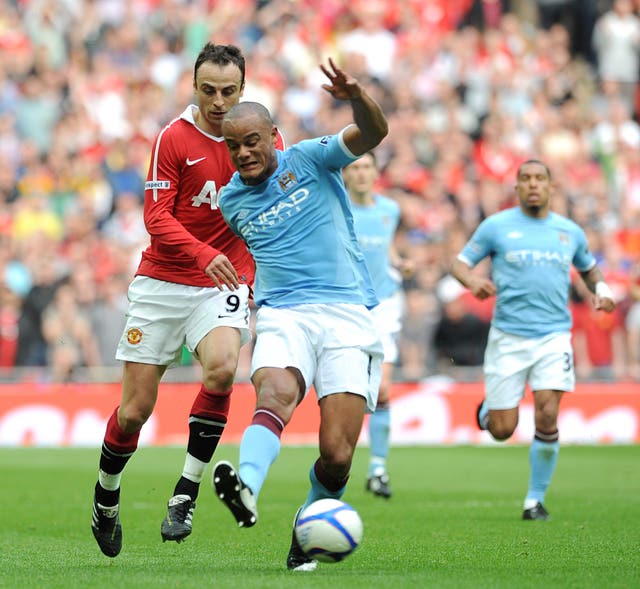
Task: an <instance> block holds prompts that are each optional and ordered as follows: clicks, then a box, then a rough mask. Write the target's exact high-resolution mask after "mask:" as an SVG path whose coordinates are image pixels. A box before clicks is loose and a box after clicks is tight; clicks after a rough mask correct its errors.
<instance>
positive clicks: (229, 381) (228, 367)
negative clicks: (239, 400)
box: [202, 362, 236, 391]
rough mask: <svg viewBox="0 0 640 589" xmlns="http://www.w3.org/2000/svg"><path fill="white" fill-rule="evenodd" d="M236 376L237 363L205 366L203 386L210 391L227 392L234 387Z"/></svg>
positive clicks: (203, 368) (203, 369)
mask: <svg viewBox="0 0 640 589" xmlns="http://www.w3.org/2000/svg"><path fill="white" fill-rule="evenodd" d="M235 375H236V366H235V363H232V362H228V363H224V364H218V365H211V366H203V367H202V384H203V385H204V386H205V388H206V389H207V390H209V391H227V390H229V389H230V388H231V386H232V385H233V379H234V378H235Z"/></svg>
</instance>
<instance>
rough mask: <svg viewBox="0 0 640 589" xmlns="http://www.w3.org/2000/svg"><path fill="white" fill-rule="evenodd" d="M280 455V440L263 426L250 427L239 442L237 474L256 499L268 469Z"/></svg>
mask: <svg viewBox="0 0 640 589" xmlns="http://www.w3.org/2000/svg"><path fill="white" fill-rule="evenodd" d="M278 454H280V438H279V437H278V436H276V434H274V433H273V432H272V431H271V430H269V429H267V428H266V427H264V426H263V425H250V426H249V427H248V428H247V429H246V430H245V431H244V434H243V435H242V441H241V442H240V464H239V467H238V474H239V475H240V478H241V479H242V482H243V483H244V484H245V485H247V487H249V489H251V492H252V493H253V495H254V497H255V498H256V499H257V498H258V495H259V494H260V489H262V485H263V484H264V481H265V479H266V478H267V473H268V472H269V467H270V466H271V465H272V464H273V462H274V460H275V459H276V458H277V457H278Z"/></svg>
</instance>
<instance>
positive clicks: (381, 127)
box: [350, 89, 389, 155]
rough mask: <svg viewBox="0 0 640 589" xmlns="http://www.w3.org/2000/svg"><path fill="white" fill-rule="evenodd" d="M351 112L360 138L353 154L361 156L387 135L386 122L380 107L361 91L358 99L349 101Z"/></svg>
mask: <svg viewBox="0 0 640 589" xmlns="http://www.w3.org/2000/svg"><path fill="white" fill-rule="evenodd" d="M350 103H351V109H352V111H353V120H354V122H355V124H356V126H357V127H358V130H359V131H360V137H359V140H358V141H357V144H356V145H355V146H352V150H353V149H357V151H358V152H357V153H356V151H354V152H353V153H354V154H356V155H362V154H363V153H365V152H367V151H369V150H370V149H373V148H374V147H375V146H376V145H378V144H379V143H380V142H381V141H382V140H383V139H384V138H385V137H386V136H387V133H389V124H388V122H387V119H386V117H385V116H384V113H383V112H382V109H381V108H380V105H379V104H378V103H377V102H376V101H375V100H374V99H373V98H372V97H371V96H369V94H368V93H367V92H366V90H364V89H363V90H362V93H361V95H360V97H359V98H353V99H351V100H350Z"/></svg>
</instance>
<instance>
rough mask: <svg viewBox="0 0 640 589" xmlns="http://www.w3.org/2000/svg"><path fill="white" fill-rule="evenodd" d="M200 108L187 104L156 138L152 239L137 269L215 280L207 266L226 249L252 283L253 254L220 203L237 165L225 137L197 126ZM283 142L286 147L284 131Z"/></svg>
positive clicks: (149, 219)
mask: <svg viewBox="0 0 640 589" xmlns="http://www.w3.org/2000/svg"><path fill="white" fill-rule="evenodd" d="M194 108H196V107H194V106H189V107H187V109H186V110H185V111H184V112H183V113H182V114H181V115H180V117H178V118H176V119H174V120H173V121H171V122H170V123H169V124H168V125H167V126H166V127H165V128H164V129H163V130H162V131H160V133H159V134H158V136H157V137H156V139H155V142H154V146H153V152H152V154H151V162H150V164H149V173H148V175H147V182H146V184H145V196H144V222H145V225H146V227H147V231H148V232H149V235H150V236H151V242H150V245H149V247H148V248H147V249H146V250H145V251H144V252H143V253H142V260H141V262H140V265H139V266H138V270H137V271H136V274H137V275H143V276H150V277H151V278H157V279H158V280H165V281H167V282H176V283H179V284H187V285H190V286H213V282H212V281H211V279H210V278H209V277H208V276H207V275H206V274H205V273H204V270H205V268H206V267H207V266H208V264H209V262H211V260H213V258H215V257H216V256H217V255H218V254H219V253H223V254H224V255H225V256H227V258H229V261H230V262H231V263H232V264H233V266H234V268H235V269H236V272H237V273H238V277H239V279H240V282H243V283H246V284H249V285H251V284H252V283H253V277H254V264H253V259H252V258H251V255H250V254H249V251H248V250H247V247H246V246H245V244H244V242H243V241H242V240H241V239H240V238H239V237H237V236H236V235H235V234H234V233H233V232H232V231H231V230H230V229H229V227H228V226H227V224H226V223H225V221H224V219H223V217H222V214H221V213H220V211H219V209H218V204H217V194H218V191H219V190H220V189H221V188H222V187H223V186H224V185H225V184H227V182H229V180H230V178H231V175H232V174H233V172H234V171H235V170H234V168H233V165H232V164H231V159H230V158H229V153H228V151H227V146H226V145H225V142H224V139H223V138H222V137H214V136H212V135H208V134H207V133H205V132H204V131H202V130H201V129H199V128H198V127H197V126H196V124H195V121H194V118H193V109H194ZM277 147H278V148H279V149H283V147H284V140H283V139H282V136H281V135H279V136H278V145H277Z"/></svg>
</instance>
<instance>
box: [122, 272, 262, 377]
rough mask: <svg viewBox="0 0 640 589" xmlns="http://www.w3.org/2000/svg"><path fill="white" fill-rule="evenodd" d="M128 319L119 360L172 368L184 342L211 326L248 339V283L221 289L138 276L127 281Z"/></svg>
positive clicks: (191, 342) (191, 346)
mask: <svg viewBox="0 0 640 589" xmlns="http://www.w3.org/2000/svg"><path fill="white" fill-rule="evenodd" d="M128 297H129V308H128V310H127V323H126V325H125V328H124V332H123V334H122V337H121V338H120V342H119V343H118V349H117V351H116V359H117V360H127V361H129V362H140V363H142V364H155V365H157V366H175V365H177V364H179V362H180V359H181V357H182V346H183V344H184V345H186V347H187V349H188V350H189V351H190V352H195V349H196V347H197V346H198V344H199V343H200V341H201V340H202V338H203V337H204V336H205V335H207V333H209V332H210V331H211V330H212V329H214V328H216V327H223V326H224V327H235V328H236V329H238V330H239V331H240V336H241V343H242V344H245V343H247V342H248V341H250V340H251V332H250V330H249V287H248V286H247V285H245V284H242V285H240V288H238V289H237V290H229V289H227V288H226V287H225V288H224V290H222V291H221V290H219V289H218V288H217V287H202V286H186V285H184V284H175V283H173V282H164V281H162V280H156V279H155V278H149V277H148V276H136V277H135V278H134V279H133V281H132V282H131V284H130V285H129V293H128Z"/></svg>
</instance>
